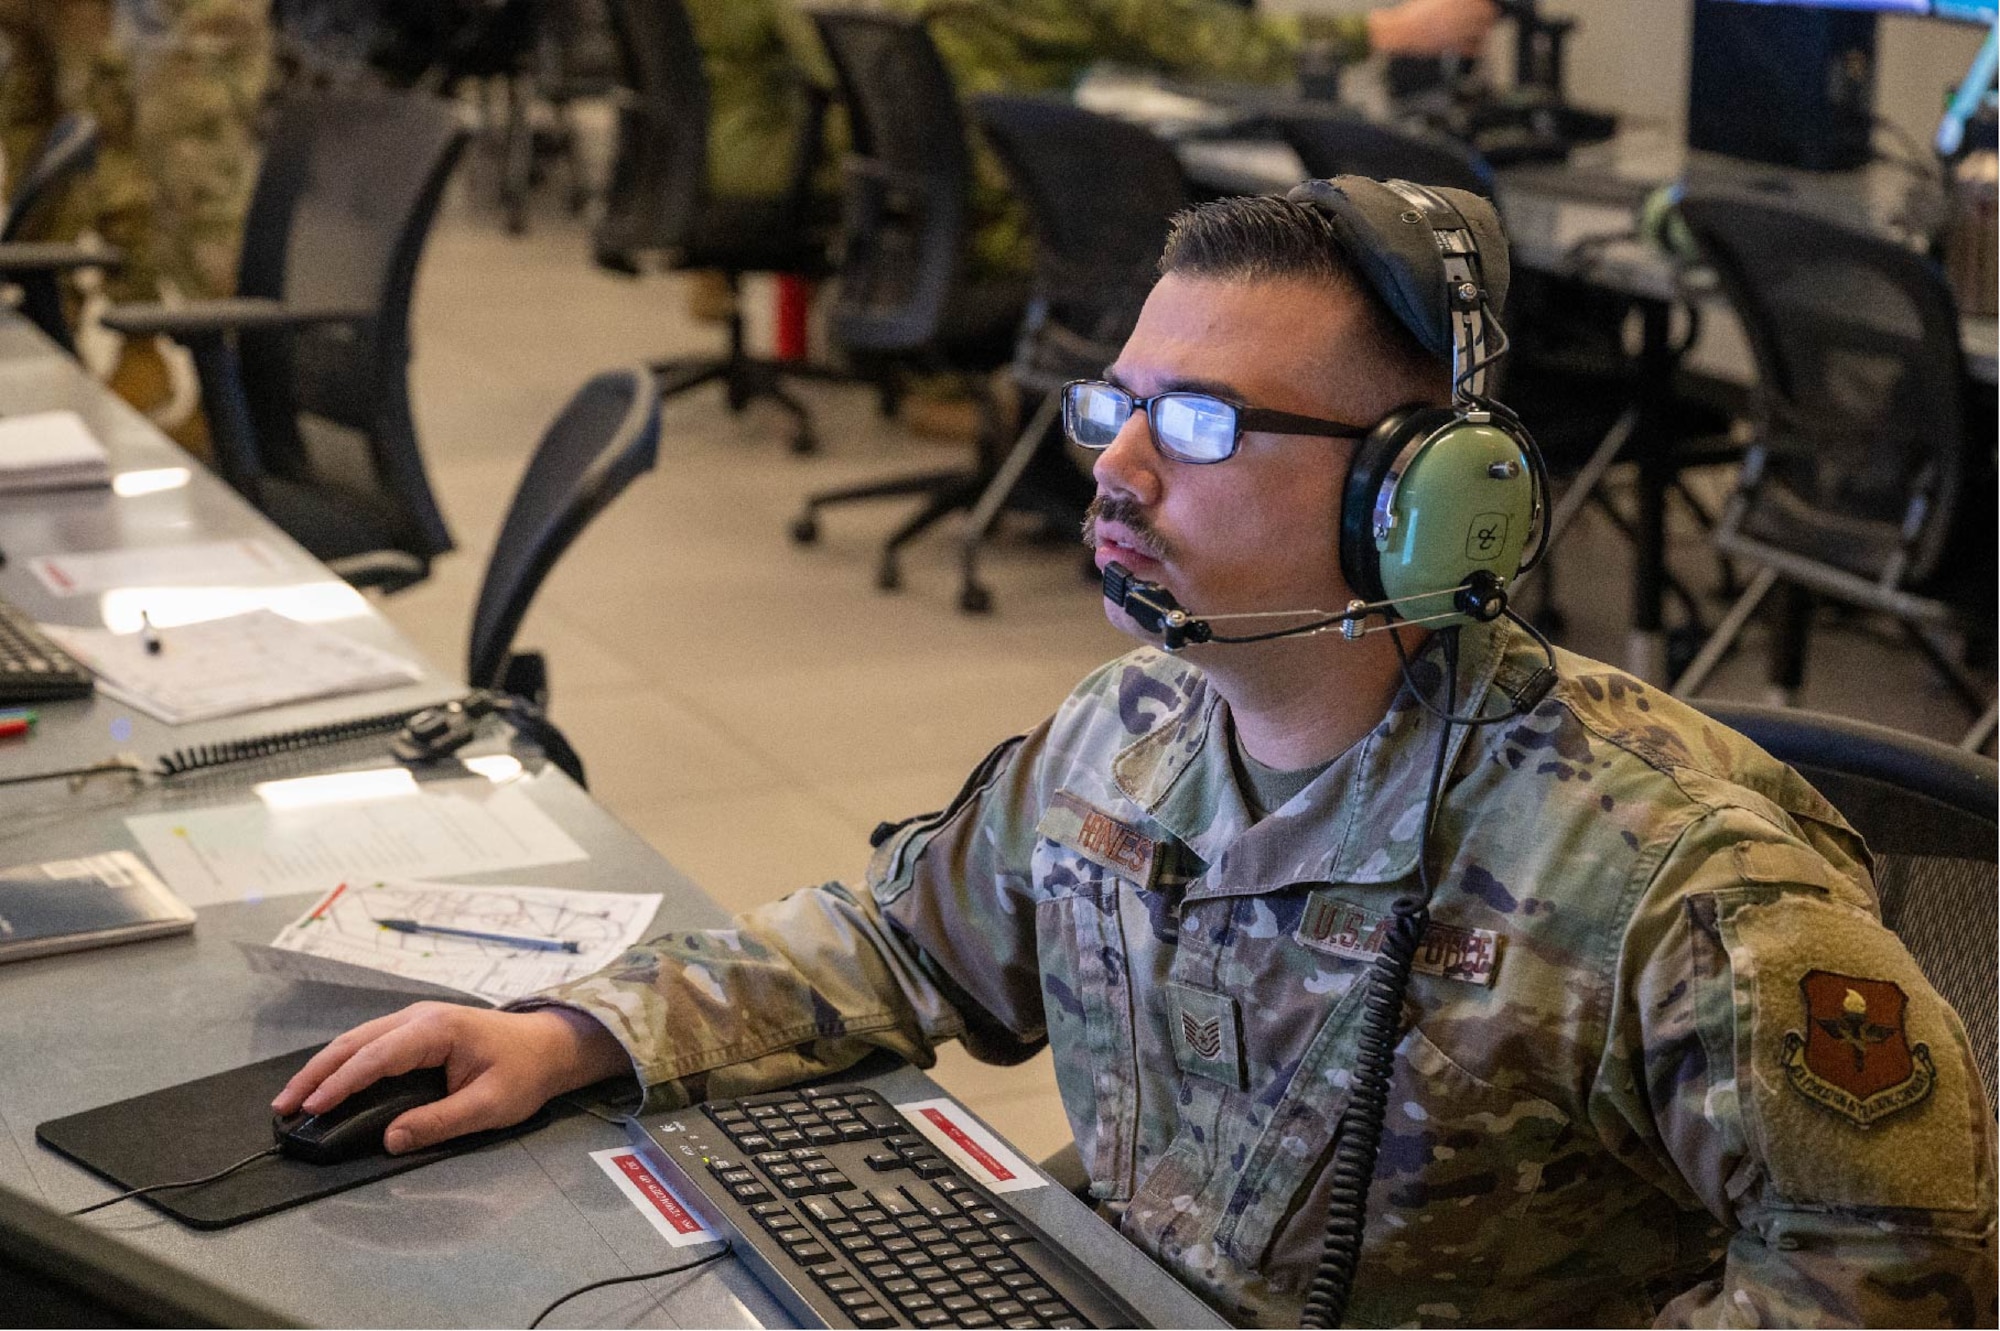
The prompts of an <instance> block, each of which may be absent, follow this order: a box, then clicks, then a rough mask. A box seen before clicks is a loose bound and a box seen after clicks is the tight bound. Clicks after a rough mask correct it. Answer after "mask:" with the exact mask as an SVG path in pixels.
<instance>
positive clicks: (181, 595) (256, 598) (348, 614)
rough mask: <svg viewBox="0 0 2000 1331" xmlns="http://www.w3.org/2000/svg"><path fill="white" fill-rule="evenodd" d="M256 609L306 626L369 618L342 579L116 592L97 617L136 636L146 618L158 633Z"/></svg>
mask: <svg viewBox="0 0 2000 1331" xmlns="http://www.w3.org/2000/svg"><path fill="white" fill-rule="evenodd" d="M252 610H273V611H276V612H277V613H278V614H281V615H283V616H284V617H285V618H287V619H296V620H299V621H301V622H302V623H307V624H323V623H325V622H327V621H328V620H334V619H355V618H360V617H363V616H366V615H367V614H368V613H369V611H368V602H367V600H366V598H364V597H363V596H362V595H361V593H360V592H357V591H355V590H354V588H352V587H350V586H349V585H348V584H346V583H344V582H341V581H339V580H337V579H329V580H327V581H324V582H300V583H293V584H291V585H289V586H280V587H114V588H113V589H112V590H110V591H108V592H105V593H103V594H102V595H101V596H100V597H99V598H98V614H99V616H100V618H102V619H103V621H104V627H106V628H108V629H110V630H111V631H112V632H113V633H137V632H138V631H139V627H140V620H141V616H142V615H143V616H144V617H145V618H147V619H150V620H152V622H153V625H154V627H156V628H172V627H174V626H175V625H176V624H198V623H200V622H202V621H203V620H209V619H222V618H225V617H227V616H229V615H241V614H245V613H247V612H249V611H252Z"/></svg>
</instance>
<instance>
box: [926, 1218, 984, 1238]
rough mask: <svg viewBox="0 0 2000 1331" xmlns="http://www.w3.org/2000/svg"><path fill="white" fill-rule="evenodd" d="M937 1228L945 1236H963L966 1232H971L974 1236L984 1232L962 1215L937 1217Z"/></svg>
mask: <svg viewBox="0 0 2000 1331" xmlns="http://www.w3.org/2000/svg"><path fill="white" fill-rule="evenodd" d="M937 1226H938V1228H939V1229H941V1230H943V1231H944V1232H945V1233H947V1234H965V1233H966V1232H967V1231H971V1232H973V1233H974V1234H984V1233H985V1232H986V1231H985V1230H983V1229H980V1228H979V1226H977V1225H975V1224H973V1223H972V1221H971V1219H970V1218H969V1217H967V1216H962V1215H947V1216H940V1217H938V1222H937Z"/></svg>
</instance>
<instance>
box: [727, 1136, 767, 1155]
mask: <svg viewBox="0 0 2000 1331" xmlns="http://www.w3.org/2000/svg"><path fill="white" fill-rule="evenodd" d="M730 1135H731V1137H732V1139H733V1140H734V1141H735V1142H736V1149H738V1150H739V1151H745V1152H749V1153H753V1154H754V1153H755V1152H758V1151H768V1150H770V1149H771V1139H770V1138H769V1137H766V1136H765V1135H764V1134H763V1133H761V1132H745V1133H732V1134H730Z"/></svg>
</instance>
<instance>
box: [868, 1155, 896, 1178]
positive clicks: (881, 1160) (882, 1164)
mask: <svg viewBox="0 0 2000 1331" xmlns="http://www.w3.org/2000/svg"><path fill="white" fill-rule="evenodd" d="M867 1163H868V1167H869V1168H870V1169H872V1170H875V1171H876V1172H877V1173H881V1172H884V1171H887V1170H891V1169H901V1168H902V1167H903V1157H902V1156H900V1155H897V1154H896V1153H895V1152H894V1151H877V1152H875V1153H874V1154H873V1155H871V1156H869V1157H868V1162H867Z"/></svg>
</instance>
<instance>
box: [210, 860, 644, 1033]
mask: <svg viewBox="0 0 2000 1331" xmlns="http://www.w3.org/2000/svg"><path fill="white" fill-rule="evenodd" d="M659 908H660V897H659V894H657V893H652V894H645V893H630V892H569V891H563V890H561V889H559V888H552V887H507V886H486V885H480V886H474V885H471V884H461V883H424V882H412V881H408V880H389V881H376V882H360V881H357V882H345V883H342V884H340V885H339V886H338V887H336V888H334V889H333V891H331V892H329V893H327V895H326V896H324V897H322V898H320V900H319V901H317V902H315V903H314V904H313V907H312V909H310V910H308V911H306V912H305V914H303V915H301V916H299V918H298V919H296V920H294V921H293V922H292V923H291V924H290V925H288V926H286V928H285V930H284V932H283V933H280V934H279V935H278V936H277V937H276V938H275V939H273V940H272V942H271V945H270V946H269V947H268V948H258V947H248V946H246V947H245V948H244V951H245V952H247V953H249V954H250V956H251V964H252V966H253V968H254V969H256V970H259V971H262V972H265V973H267V974H283V975H291V976H292V977H294V978H296V979H302V980H318V981H320V982H322V983H329V984H345V985H350V986H356V987H361V988H369V989H392V990H397V991H401V992H417V993H421V992H425V991H427V990H429V989H430V988H432V987H433V986H435V987H437V988H441V989H443V990H445V991H447V992H451V993H454V994H456V995H459V996H463V995H465V994H471V995H473V996H475V997H478V998H482V999H484V1000H486V1001H487V1002H489V1003H492V1004H494V1005H496V1006H497V1005H499V1004H501V1003H506V1002H510V1001H512V1000H513V999H516V998H525V997H527V996H528V995H529V994H532V993H535V992H537V991H538V990H542V989H547V988H549V987H550V986H551V985H557V984H563V983H565V982H567V981H570V980H574V979H577V978H579V977H580V976H584V975H588V974H590V972H592V971H594V970H598V969H601V968H602V967H604V966H608V965H609V964H611V962H613V961H615V960H616V959H617V957H618V954H619V953H621V952H623V951H624V950H625V949H626V948H628V947H630V946H631V945H632V944H634V943H636V942H638V941H639V939H640V938H641V937H643V936H644V934H645V932H646V926H647V925H649V924H651V923H652V920H653V915H654V912H656V911H658V910H659ZM383 920H410V921H414V922H415V923H417V924H419V925H424V926H427V927H432V928H435V927H438V926H443V927H446V928H452V929H471V930H476V931H478V932H481V933H489V934H500V935H506V936H509V937H515V938H537V939H550V940H554V941H558V942H573V943H575V944H577V950H576V951H575V952H548V951H540V950H536V949H531V948H522V947H512V946H509V945H508V944H506V943H502V942H497V941H489V940H487V939H479V938H461V937H452V936H446V935H439V934H431V933H399V932H396V931H394V930H391V929H387V928H384V927H383V926H382V924H381V923H380V921H383ZM413 985H414V986H415V987H414V988H413V987H412V986H413Z"/></svg>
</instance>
